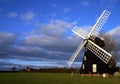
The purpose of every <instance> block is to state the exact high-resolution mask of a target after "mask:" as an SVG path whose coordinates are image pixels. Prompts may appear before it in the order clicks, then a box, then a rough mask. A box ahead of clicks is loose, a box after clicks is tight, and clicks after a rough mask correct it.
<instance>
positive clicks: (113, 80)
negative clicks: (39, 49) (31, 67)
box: [0, 73, 120, 84]
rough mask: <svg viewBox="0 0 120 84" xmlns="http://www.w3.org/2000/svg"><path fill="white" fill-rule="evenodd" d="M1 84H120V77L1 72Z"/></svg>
mask: <svg viewBox="0 0 120 84" xmlns="http://www.w3.org/2000/svg"><path fill="white" fill-rule="evenodd" d="M0 84H120V77H108V78H102V77H80V76H79V75H76V76H74V77H71V74H70V73H0Z"/></svg>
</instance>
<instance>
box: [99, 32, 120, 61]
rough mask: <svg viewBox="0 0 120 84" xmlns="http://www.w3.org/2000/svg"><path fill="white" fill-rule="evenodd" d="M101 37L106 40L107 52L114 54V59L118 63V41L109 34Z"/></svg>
mask: <svg viewBox="0 0 120 84" xmlns="http://www.w3.org/2000/svg"><path fill="white" fill-rule="evenodd" d="M100 36H101V37H102V38H103V39H104V42H105V47H104V48H105V50H106V51H107V52H109V53H111V54H112V58H113V59H114V60H115V61H118V57H119V56H118V46H117V42H116V40H115V39H114V38H113V37H112V36H110V34H108V33H105V34H101V35H100Z"/></svg>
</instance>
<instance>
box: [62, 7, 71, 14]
mask: <svg viewBox="0 0 120 84" xmlns="http://www.w3.org/2000/svg"><path fill="white" fill-rule="evenodd" d="M63 11H64V13H68V12H69V11H71V8H65V9H64V10H63Z"/></svg>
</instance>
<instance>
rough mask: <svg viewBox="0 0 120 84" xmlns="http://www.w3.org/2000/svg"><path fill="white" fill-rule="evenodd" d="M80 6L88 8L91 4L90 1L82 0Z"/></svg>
mask: <svg viewBox="0 0 120 84" xmlns="http://www.w3.org/2000/svg"><path fill="white" fill-rule="evenodd" d="M80 4H81V6H83V7H88V6H89V5H90V2H89V1H88V0H81V1H80Z"/></svg>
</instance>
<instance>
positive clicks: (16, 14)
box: [7, 12, 18, 18]
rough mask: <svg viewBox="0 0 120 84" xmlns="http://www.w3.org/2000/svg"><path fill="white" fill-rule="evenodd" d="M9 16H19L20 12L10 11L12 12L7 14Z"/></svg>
mask: <svg viewBox="0 0 120 84" xmlns="http://www.w3.org/2000/svg"><path fill="white" fill-rule="evenodd" d="M7 16H8V17H10V18H14V17H17V16H18V13H16V12H10V13H8V14H7Z"/></svg>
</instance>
